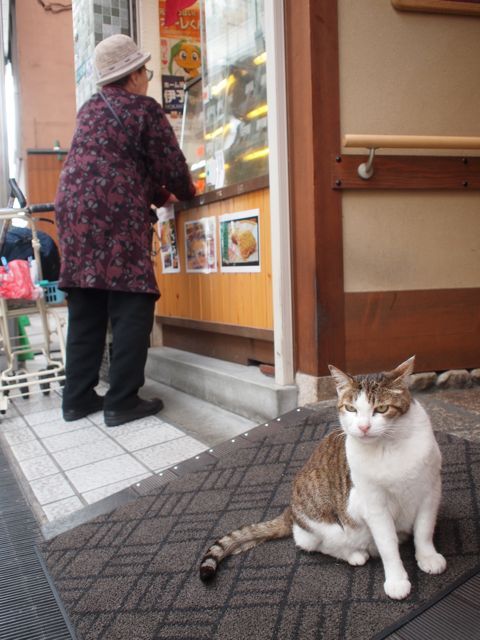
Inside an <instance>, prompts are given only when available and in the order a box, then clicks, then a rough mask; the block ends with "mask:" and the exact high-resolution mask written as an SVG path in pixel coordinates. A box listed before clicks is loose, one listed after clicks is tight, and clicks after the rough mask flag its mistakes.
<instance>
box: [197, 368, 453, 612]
mask: <svg viewBox="0 0 480 640" xmlns="http://www.w3.org/2000/svg"><path fill="white" fill-rule="evenodd" d="M413 366H414V357H412V358H410V359H409V360H407V361H406V362H404V363H402V364H401V365H399V366H398V367H397V368H396V369H394V370H393V371H389V372H385V373H379V374H371V375H365V376H350V375H348V374H346V373H343V372H342V371H340V370H339V369H337V368H336V367H333V366H330V372H331V374H332V376H333V378H334V380H335V384H336V387H337V395H338V411H339V418H340V423H341V426H342V429H343V432H339V431H337V432H334V433H331V434H329V435H328V436H327V437H325V438H324V439H323V440H322V441H321V442H320V444H319V445H318V446H317V448H316V449H315V451H314V452H313V454H312V455H311V457H310V459H309V460H308V461H307V463H306V464H305V466H304V467H303V468H302V469H301V471H300V472H299V473H298V474H297V476H296V478H295V480H294V483H293V491H292V498H291V502H290V506H289V507H287V509H285V511H284V512H283V513H282V514H281V515H280V516H278V517H277V518H275V519H274V520H270V521H268V522H261V523H258V524H252V525H249V526H245V527H242V528H241V529H238V530H236V531H233V532H232V533H229V534H228V535H226V536H224V537H223V538H221V539H220V540H218V541H217V542H215V543H214V544H213V545H212V546H211V547H210V548H209V549H208V551H207V553H206V554H205V556H204V558H203V560H202V562H201V565H200V577H201V579H202V580H205V581H206V580H209V579H210V578H212V577H213V576H214V575H215V573H216V571H217V568H218V565H219V563H220V562H221V561H222V560H223V559H224V558H226V557H227V556H230V555H233V554H237V553H240V552H242V551H246V550H247V549H251V548H252V547H254V546H256V545H258V544H260V543H261V542H265V541H267V540H273V539H276V538H284V537H287V536H290V535H292V534H293V538H294V540H295V544H296V545H297V546H298V547H300V548H301V549H304V550H305V551H320V552H322V553H325V554H328V555H331V556H334V557H335V558H339V559H342V560H346V561H347V562H348V563H349V564H351V565H363V564H365V562H367V560H368V558H369V557H370V556H371V555H380V558H381V560H382V563H383V568H384V572H385V582H384V589H385V593H386V594H387V595H388V596H389V597H390V598H394V599H397V600H401V599H403V598H406V597H407V596H408V594H409V593H410V588H411V585H410V581H409V579H408V575H407V572H406V571H405V568H404V566H403V563H402V560H401V558H400V552H399V542H402V541H403V540H404V539H405V538H406V537H408V536H409V535H410V534H412V533H413V538H414V543H415V556H416V560H417V564H418V566H419V567H420V569H422V571H425V572H426V573H432V574H438V573H442V572H443V571H444V570H445V568H446V561H445V558H444V557H443V556H442V555H440V554H439V553H437V551H436V549H435V547H434V544H433V539H432V538H433V532H434V528H435V521H436V517H437V511H438V506H439V503H440V496H441V479H440V470H441V455H440V450H439V448H438V444H437V442H436V440H435V437H434V435H433V431H432V426H431V424H430V420H429V418H428V416H427V414H426V412H425V410H424V408H423V407H422V406H421V404H420V403H419V402H418V401H417V400H414V399H412V397H411V395H410V393H409V390H408V376H409V375H410V374H411V373H412V371H413ZM343 436H344V437H343Z"/></svg>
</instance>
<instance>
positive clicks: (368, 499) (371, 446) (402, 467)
mask: <svg viewBox="0 0 480 640" xmlns="http://www.w3.org/2000/svg"><path fill="white" fill-rule="evenodd" d="M402 421H403V424H402V422H400V423H399V425H398V429H399V432H398V433H399V437H398V438H391V439H378V442H372V443H365V442H362V441H360V440H358V439H355V438H353V437H351V436H349V437H347V441H346V453H347V460H348V463H349V467H350V473H351V479H352V484H353V487H354V490H353V491H352V501H351V509H352V515H354V516H355V515H356V516H357V517H359V516H360V517H362V518H366V517H367V516H368V511H369V510H371V509H376V508H377V507H378V509H382V508H385V507H386V508H387V509H388V510H389V512H390V513H391V515H392V516H393V517H394V519H395V520H397V519H398V518H401V519H402V520H404V521H405V526H407V527H409V524H410V523H411V522H412V521H413V518H414V516H415V513H416V505H418V504H419V502H420V501H421V500H422V497H423V496H424V495H425V492H428V491H429V488H430V487H431V486H432V484H433V483H434V481H435V480H436V479H437V478H438V476H439V474H440V465H441V457H440V451H439V448H438V445H437V443H436V440H435V437H434V435H433V432H432V429H431V425H430V421H429V419H428V416H427V415H426V413H425V411H424V410H423V408H422V407H421V406H420V405H418V404H416V405H415V404H414V405H412V410H411V411H409V412H407V414H406V415H405V416H403V417H402ZM407 425H410V427H409V428H410V431H407Z"/></svg>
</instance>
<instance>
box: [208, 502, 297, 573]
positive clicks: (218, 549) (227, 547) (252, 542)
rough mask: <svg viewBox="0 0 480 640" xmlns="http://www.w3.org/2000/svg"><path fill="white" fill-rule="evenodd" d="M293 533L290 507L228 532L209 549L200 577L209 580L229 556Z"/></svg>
mask: <svg viewBox="0 0 480 640" xmlns="http://www.w3.org/2000/svg"><path fill="white" fill-rule="evenodd" d="M291 534H292V513H291V510H290V507H287V509H285V511H284V512H283V513H282V514H281V515H280V516H278V517H277V518H274V519H273V520H268V521H267V522H259V523H258V524H250V525H247V526H245V527H242V528H241V529H237V530H236V531H232V532H231V533H228V534H227V535H226V536H223V538H220V540H217V541H216V542H215V543H214V544H212V546H211V547H210V548H209V549H208V551H207V553H206V554H205V555H204V556H203V560H202V562H201V563H200V578H201V579H202V580H203V581H204V582H207V581H208V580H210V579H211V578H213V577H214V575H215V574H216V573H217V569H218V565H219V564H220V562H221V561H222V560H223V559H224V558H227V557H228V556H233V555H235V554H237V553H241V552H242V551H247V550H248V549H252V548H253V547H256V546H257V545H258V544H261V543H262V542H266V541H267V540H276V539H278V538H287V537H288V536H290V535H291Z"/></svg>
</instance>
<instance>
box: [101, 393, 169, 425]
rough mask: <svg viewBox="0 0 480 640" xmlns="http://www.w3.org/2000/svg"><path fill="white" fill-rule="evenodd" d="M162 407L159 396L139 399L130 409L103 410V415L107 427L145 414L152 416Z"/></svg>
mask: <svg viewBox="0 0 480 640" xmlns="http://www.w3.org/2000/svg"><path fill="white" fill-rule="evenodd" d="M162 409H163V402H162V401H161V400H160V398H154V399H153V400H140V401H139V403H138V404H137V405H136V406H135V407H133V408H132V409H120V410H119V411H114V410H109V409H107V410H105V411H104V413H103V417H104V420H105V424H106V425H107V427H118V426H119V425H121V424H125V422H131V421H132V420H139V419H140V418H146V417H147V416H153V415H155V414H156V413H158V412H159V411H161V410H162Z"/></svg>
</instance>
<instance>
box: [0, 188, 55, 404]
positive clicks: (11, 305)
mask: <svg viewBox="0 0 480 640" xmlns="http://www.w3.org/2000/svg"><path fill="white" fill-rule="evenodd" d="M9 185H10V198H9V201H8V207H7V208H5V209H2V208H0V257H1V252H2V249H3V246H4V241H5V236H6V233H7V231H8V229H9V227H10V226H11V224H12V220H14V219H17V220H23V221H24V223H25V224H26V225H27V226H28V227H29V228H30V230H31V233H32V258H33V260H34V261H35V262H34V263H33V264H35V266H36V269H37V279H38V286H39V287H41V288H42V289H43V292H42V291H40V293H43V295H40V297H38V298H36V299H34V300H31V299H22V298H20V299H10V298H6V297H2V287H1V286H0V336H1V345H0V346H1V349H0V355H3V357H4V360H5V364H6V366H5V368H4V369H3V370H2V372H1V373H0V413H5V412H6V410H7V408H8V403H9V400H10V399H12V398H19V397H23V398H28V397H29V396H30V395H31V394H33V393H36V392H38V393H40V392H41V393H43V394H44V395H48V394H49V393H50V388H51V387H52V385H54V384H56V385H58V386H63V384H64V380H65V340H64V336H63V326H64V324H65V320H64V318H63V317H62V316H61V315H60V314H59V313H57V312H56V311H55V305H58V304H59V303H61V302H63V299H64V294H63V292H61V291H60V290H59V289H58V283H57V282H47V281H43V280H42V263H41V255H40V241H39V239H38V234H37V229H36V218H35V216H37V215H38V214H40V213H45V212H48V211H54V205H53V204H36V205H29V206H27V203H26V200H25V197H24V195H23V193H22V192H21V190H20V189H19V187H18V185H17V183H16V182H15V180H13V179H11V180H9ZM15 199H17V200H18V204H19V205H20V207H19V208H15V207H13V204H14V202H15ZM6 269H8V265H6ZM25 316H27V317H32V316H37V317H38V319H39V321H40V322H39V323H36V324H39V326H40V332H39V333H38V334H34V333H31V334H29V335H28V338H26V337H25V335H21V331H19V320H20V319H23V318H24V317H25ZM54 338H55V340H54ZM35 340H37V343H36V348H35V358H34V359H35V361H36V366H38V363H39V362H40V367H43V368H39V369H36V370H30V371H29V370H28V369H27V367H26V364H25V365H24V364H23V362H22V360H25V359H26V358H28V357H31V356H32V351H33V350H34V349H33V346H32V345H33V343H34V341H35ZM38 341H39V342H38ZM25 362H26V360H25Z"/></svg>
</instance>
